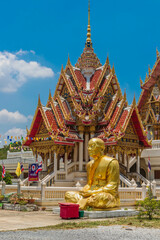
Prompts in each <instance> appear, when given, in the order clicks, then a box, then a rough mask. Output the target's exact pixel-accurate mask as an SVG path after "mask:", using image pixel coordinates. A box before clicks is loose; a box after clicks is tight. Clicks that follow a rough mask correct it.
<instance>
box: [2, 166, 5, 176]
mask: <svg viewBox="0 0 160 240" xmlns="http://www.w3.org/2000/svg"><path fill="white" fill-rule="evenodd" d="M5 176H6V169H5V166H4V165H3V168H2V178H4V177H5Z"/></svg>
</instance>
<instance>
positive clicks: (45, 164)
mask: <svg viewBox="0 0 160 240" xmlns="http://www.w3.org/2000/svg"><path fill="white" fill-rule="evenodd" d="M47 160H48V158H47V154H45V156H44V171H47Z"/></svg>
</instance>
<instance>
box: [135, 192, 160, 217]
mask: <svg viewBox="0 0 160 240" xmlns="http://www.w3.org/2000/svg"><path fill="white" fill-rule="evenodd" d="M136 205H137V207H138V210H139V214H138V217H139V218H141V217H142V216H147V217H148V218H149V220H152V219H153V216H154V215H159V213H160V201H159V200H156V199H154V198H153V194H152V191H151V189H150V188H149V190H148V197H147V198H145V199H144V200H143V201H138V202H137V204H136Z"/></svg>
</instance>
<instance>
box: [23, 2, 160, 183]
mask: <svg viewBox="0 0 160 240" xmlns="http://www.w3.org/2000/svg"><path fill="white" fill-rule="evenodd" d="M153 79H154V78H153ZM145 84H146V85H145ZM145 84H144V88H145V89H146V88H147V87H148V85H147V84H149V86H150V82H149V81H147V82H146V83H145ZM143 91H147V90H143ZM153 97H154V98H155V96H154V95H153ZM155 102H156V100H155ZM157 103H158V107H159V100H158V101H157ZM140 105H142V104H141V103H140V104H139V106H140ZM144 111H145V110H144ZM150 112H151V113H152V112H153V110H150ZM143 119H144V118H143ZM147 119H148V118H147ZM154 119H155V117H154ZM158 134H159V133H158ZM158 136H159V135H158ZM93 137H98V138H101V139H103V141H104V142H105V146H106V149H105V151H106V153H107V154H109V155H110V156H115V157H116V158H117V159H118V160H119V164H120V172H121V176H126V177H129V176H130V172H131V169H132V171H135V173H137V174H139V177H140V170H141V166H140V155H141V152H142V150H143V149H144V148H149V147H151V145H150V144H151V143H150V142H149V141H148V139H147V131H146V130H144V127H143V125H142V121H141V117H140V114H139V111H138V108H137V105H136V100H135V97H134V99H133V102H132V104H131V105H130V106H129V105H128V103H127V100H126V93H124V94H122V92H121V89H120V86H119V83H118V79H117V76H116V73H115V69H114V66H113V67H112V68H111V66H110V63H109V58H108V57H107V59H106V62H105V64H104V65H102V64H101V63H100V60H99V59H98V57H97V56H96V54H95V53H94V49H93V44H92V41H91V27H90V6H89V11H88V29H87V40H86V43H85V48H84V50H83V53H82V55H81V56H80V58H79V59H78V61H77V63H76V64H75V66H72V64H71V62H70V59H69V58H68V62H67V65H66V67H65V68H63V66H62V69H61V74H60V77H59V80H58V83H57V86H56V90H55V93H54V95H53V96H52V94H51V91H49V97H48V101H47V104H46V105H43V104H42V103H41V100H40V96H39V98H38V105H37V109H36V111H35V115H34V118H33V121H32V124H31V127H30V130H27V138H26V140H25V142H24V145H25V146H29V147H30V148H31V149H32V150H33V153H34V154H35V156H36V157H37V156H38V155H40V156H41V157H42V159H43V163H44V171H43V174H44V176H43V177H48V179H49V180H50V185H51V184H54V186H74V185H75V184H76V182H77V181H80V182H81V184H82V185H84V184H85V182H86V164H87V162H88V161H89V160H90V159H89V156H88V150H87V145H88V141H89V139H91V138H93ZM133 165H134V166H135V168H132V166H133Z"/></svg>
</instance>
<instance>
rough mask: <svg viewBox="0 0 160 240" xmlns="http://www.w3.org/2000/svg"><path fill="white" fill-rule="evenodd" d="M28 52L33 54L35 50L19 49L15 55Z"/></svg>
mask: <svg viewBox="0 0 160 240" xmlns="http://www.w3.org/2000/svg"><path fill="white" fill-rule="evenodd" d="M28 53H32V54H35V51H33V50H30V51H24V50H22V49H20V50H19V51H18V52H16V53H15V55H20V56H21V55H26V54H28Z"/></svg>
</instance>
